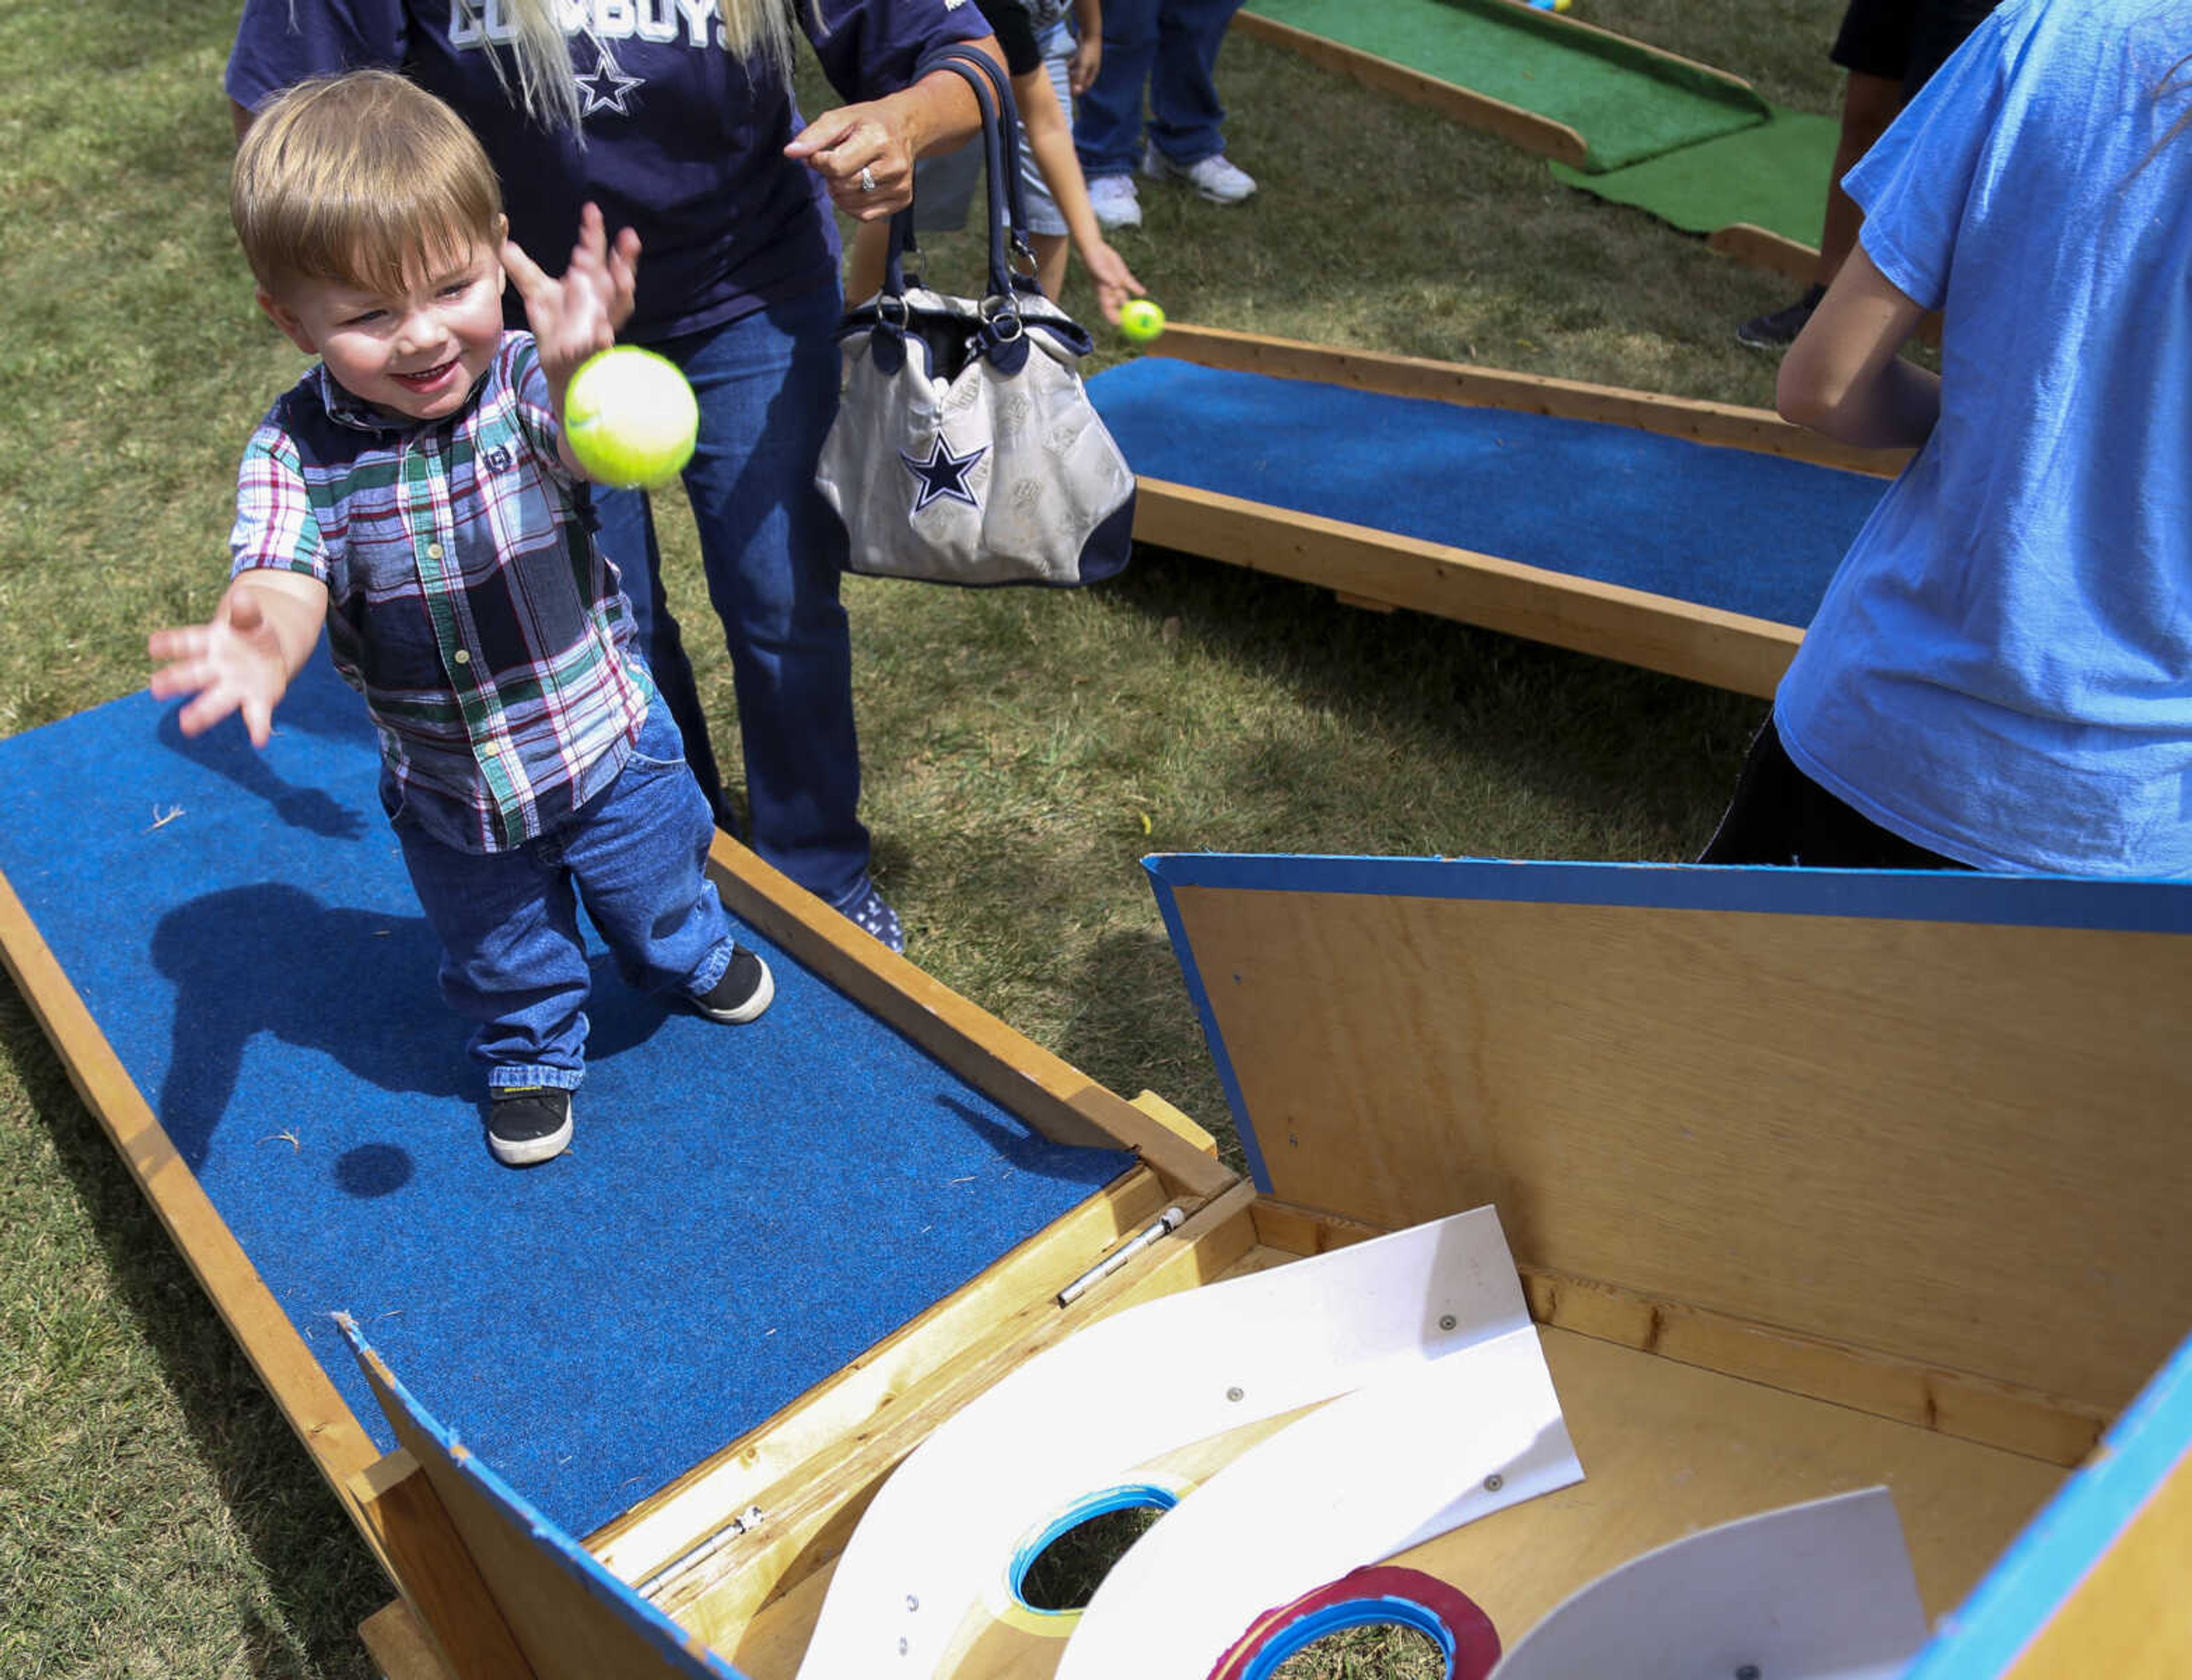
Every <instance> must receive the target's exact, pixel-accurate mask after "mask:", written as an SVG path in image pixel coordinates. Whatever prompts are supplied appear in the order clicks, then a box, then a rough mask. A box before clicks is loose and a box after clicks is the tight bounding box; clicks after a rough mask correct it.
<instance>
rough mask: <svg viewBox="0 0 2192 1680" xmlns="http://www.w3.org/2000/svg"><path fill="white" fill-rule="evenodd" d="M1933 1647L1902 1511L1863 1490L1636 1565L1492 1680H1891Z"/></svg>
mask: <svg viewBox="0 0 2192 1680" xmlns="http://www.w3.org/2000/svg"><path fill="white" fill-rule="evenodd" d="M1924 1643H1926V1609H1925V1606H1924V1604H1923V1603H1922V1602H1921V1600H1920V1598H1919V1597H1918V1582H1917V1580H1916V1578H1915V1576H1914V1575H1913V1574H1912V1573H1911V1569H1910V1552H1909V1547H1908V1546H1905V1544H1904V1539H1903V1525H1902V1523H1900V1522H1898V1520H1897V1518H1896V1515H1895V1501H1894V1500H1893V1499H1892V1498H1891V1497H1890V1496H1889V1494H1888V1492H1887V1489H1885V1488H1867V1489H1863V1490H1861V1491H1859V1492H1857V1493H1852V1494H1837V1495H1835V1497H1834V1498H1832V1499H1824V1500H1812V1501H1811V1502H1810V1503H1809V1504H1807V1505H1792V1506H1785V1507H1784V1508H1783V1509H1782V1510H1779V1511H1767V1512H1765V1513H1763V1514H1762V1515H1760V1516H1756V1517H1744V1518H1742V1519H1741V1520H1739V1521H1738V1522H1734V1523H1722V1524H1721V1526H1720V1527H1718V1528H1716V1529H1706V1530H1705V1531H1704V1533H1702V1534H1691V1535H1688V1536H1687V1537H1686V1538H1684V1539H1681V1540H1676V1541H1675V1542H1674V1543H1673V1544H1672V1545H1670V1546H1661V1547H1660V1548H1658V1550H1657V1551H1647V1552H1645V1553H1644V1554H1643V1555H1642V1556H1641V1557H1634V1558H1631V1559H1630V1561H1629V1562H1628V1563H1624V1564H1623V1565H1622V1566H1621V1567H1620V1568H1619V1569H1615V1570H1613V1571H1612V1572H1611V1573H1609V1574H1603V1575H1601V1576H1600V1577H1599V1578H1598V1579H1597V1580H1595V1581H1593V1582H1592V1583H1591V1584H1590V1586H1586V1587H1584V1588H1583V1589H1582V1590H1581V1591H1578V1592H1577V1593H1575V1594H1573V1596H1572V1597H1569V1598H1568V1599H1567V1600H1566V1601H1565V1602H1564V1603H1561V1606H1560V1607H1559V1608H1558V1609H1556V1610H1554V1611H1553V1613H1552V1614H1550V1615H1549V1616H1547V1617H1546V1618H1545V1619H1544V1620H1543V1621H1541V1622H1539V1623H1538V1625H1537V1626H1535V1627H1533V1628H1532V1629H1531V1630H1530V1631H1529V1633H1528V1634H1527V1636H1526V1637H1524V1638H1523V1639H1522V1641H1521V1643H1519V1644H1517V1645H1516V1647H1515V1649H1513V1650H1511V1651H1510V1652H1509V1653H1508V1654H1507V1656H1506V1659H1505V1660H1504V1661H1503V1662H1501V1664H1500V1665H1499V1666H1498V1667H1497V1668H1495V1669H1494V1670H1493V1671H1492V1680H1574V1677H1576V1676H1578V1675H1596V1674H1618V1675H1620V1676H1622V1677H1623V1680H1697V1677H1698V1676H1700V1675H1731V1676H1732V1675H1738V1674H1744V1673H1749V1674H1753V1675H1756V1676H1758V1677H1759V1680H1895V1677H1896V1676H1898V1675H1900V1674H1901V1673H1902V1672H1903V1671H1904V1668H1905V1667H1906V1666H1909V1661H1910V1660H1911V1658H1913V1657H1915V1655H1917V1654H1918V1649H1919V1648H1920V1647H1921V1646H1922V1645H1923V1644H1924Z"/></svg>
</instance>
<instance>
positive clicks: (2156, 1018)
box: [1177, 886, 2192, 1412]
mask: <svg viewBox="0 0 2192 1680" xmlns="http://www.w3.org/2000/svg"><path fill="white" fill-rule="evenodd" d="M1177 903H1178V909H1179V917H1180V920H1181V923H1182V924H1183V926H1184V929H1185V930H1186V932H1187V935H1188V937H1189V939H1190V941H1191V942H1192V945H1193V946H1194V949H1195V951H1196V959H1197V962H1198V963H1199V966H1200V969H1201V974H1202V984H1203V986H1204V987H1205V989H1206V991H1207V995H1208V998H1209V1004H1210V1009H1211V1011H1212V1014H1213V1019H1214V1020H1216V1022H1217V1023H1218V1026H1219V1031H1220V1033H1221V1035H1222V1037H1223V1038H1224V1042H1225V1044H1226V1047H1227V1050H1228V1052H1229V1054H1230V1063H1231V1067H1232V1071H1233V1076H1234V1077H1235V1079H1236V1082H1237V1084H1238V1089H1239V1092H1240V1098H1241V1100H1242V1103H1243V1105H1244V1106H1245V1109H1246V1111H1247V1114H1248V1116H1249V1117H1250V1118H1251V1119H1252V1121H1253V1130H1254V1133H1255V1135H1256V1138H1257V1140H1258V1142H1259V1146H1260V1150H1261V1153H1262V1156H1263V1158H1264V1162H1265V1163H1266V1164H1267V1167H1268V1169H1269V1173H1270V1179H1271V1182H1272V1184H1273V1186H1275V1188H1276V1192H1277V1193H1278V1194H1279V1195H1281V1196H1282V1197H1286V1198H1287V1199H1289V1200H1293V1201H1296V1202H1301V1203H1309V1204H1311V1205H1314V1206H1318V1207H1323V1208H1328V1209H1333V1210H1335V1211H1338V1212H1340V1213H1344V1214H1349V1215H1350V1216H1353V1217H1356V1218H1360V1219H1363V1220H1368V1221H1370V1222H1372V1223H1373V1224H1376V1225H1380V1226H1392V1227H1397V1226H1405V1225H1409V1224H1413V1223H1415V1222H1416V1221H1419V1220H1425V1219H1430V1218H1434V1217H1436V1216H1438V1215H1440V1214H1446V1213H1451V1212H1453V1211H1456V1210H1458V1209H1463V1208H1469V1207H1474V1206H1476V1205H1477V1204H1479V1203H1484V1202H1490V1203H1494V1204H1495V1205H1497V1206H1498V1209H1499V1212H1500V1216H1501V1219H1502V1221H1503V1222H1504V1226H1505V1227H1506V1230H1507V1231H1508V1234H1509V1237H1510V1241H1511V1243H1512V1244H1513V1247H1514V1250H1515V1253H1516V1259H1517V1260H1518V1262H1520V1263H1521V1264H1522V1265H1524V1266H1534V1267H1541V1268H1544V1269H1547V1270H1550V1271H1557V1272H1561V1273H1564V1274H1566V1275H1567V1276H1569V1277H1576V1278H1583V1279H1591V1280H1598V1281H1601V1282H1605V1283H1613V1284H1615V1285H1618V1286H1619V1287H1621V1288H1623V1289H1630V1290H1633V1291H1635V1292H1636V1293H1638V1294H1641V1295H1644V1296H1647V1297H1649V1298H1653V1299H1658V1300H1670V1301H1675V1302H1681V1303H1686V1304H1689V1305H1693V1306H1700V1307H1704V1308H1706V1309H1709V1310H1710V1311H1715V1312H1719V1313H1723V1314H1727V1315H1729V1316H1731V1317H1734V1318H1737V1319H1740V1320H1745V1321H1748V1322H1750V1323H1755V1324H1759V1325H1762V1326H1766V1327H1770V1328H1776V1329H1786V1330H1792V1331H1795V1332H1797V1333H1799V1334H1805V1335H1810V1336H1816V1337H1819V1338H1822V1339H1824V1340H1829V1341H1832V1342H1837V1343H1843V1344H1847V1345H1850V1346H1857V1347H1861V1348H1867V1349H1871V1350H1875V1351H1881V1352H1885V1353H1888V1354H1891V1355H1894V1356H1896V1357H1901V1358H1904V1359H1909V1360H1914V1361H1917V1362H1920V1363H1927V1364H1932V1365H1938V1366H1943V1367H1945V1368H1947V1369H1951V1370H1959V1371H1966V1372H1970V1373H1973V1374H1978V1375H1982V1376H1985V1377H1988V1378H1990V1379H1993V1380H1996V1381H2000V1382H2003V1383H2006V1384H2010V1385H2012V1386H2017V1387H2019V1388H2023V1389H2026V1390H2029V1391H2035V1392H2036V1393H2037V1394H2039V1395H2041V1396H2052V1397H2057V1398H2059V1399H2060V1400H2063V1401H2064V1402H2067V1403H2070V1404H2071V1405H2072V1406H2073V1407H2078V1408H2084V1409H2089V1410H2091V1409H2098V1410H2100V1411H2102V1412H2112V1411H2114V1410H2115V1409H2117V1408H2118V1407H2120V1406H2121V1405H2122V1404H2123V1403H2125V1402H2126V1401H2127V1400H2128V1399H2129V1398H2130V1397H2131V1396H2132V1393H2133V1392H2134V1391H2136V1390H2137V1389H2138V1386H2139V1384H2140V1383H2141V1382H2142V1381H2143V1380H2144V1379H2145V1378H2146V1376H2147V1375H2148V1374H2149V1372H2150V1371H2151V1370H2152V1369H2154V1368H2155V1366H2156V1365H2157V1364H2158V1363H2161V1360H2162V1358H2163V1357H2165V1356H2166V1354H2167V1353H2168V1351H2169V1350H2170V1348H2171V1347H2172V1346H2173V1345H2174V1343H2175V1342H2176V1340H2177V1339H2178V1336H2179V1335H2180V1334H2182V1333H2183V1329H2184V1327H2185V1326H2186V1325H2187V1324H2188V1323H2192V1221H2188V1220H2185V1219H2184V1218H2183V1212H2182V1210H2183V1208H2184V1207H2185V1206H2186V1205H2188V1203H2192V1151H2187V1150H2186V1149H2185V1148H2184V1147H2183V1115H2184V1114H2185V1113H2186V1112H2187V1111H2189V1110H2192V1056H2187V1055H2186V1054H2184V1053H2183V1031H2182V1018H2183V1000H2184V999H2185V998H2186V997H2192V940H2184V939H2181V938H2175V937H2170V936H2166V935H2160V934H2126V933H2112V932H2102V931H2094V930H2091V929H2076V928H2057V929H2050V928H2029V927H2013V926H1999V925H1986V924H1976V923H1927V922H1902V921H1886V920H1876V919H1870V918H1866V917H1837V916H1779V915H1764V914H1744V913H1737V912H1732V911H1699V910H1677V909H1647V908H1634V907H1624V906H1593V905H1578V904H1522V903H1509V902H1501V901H1486V900H1470V899H1415V898H1396V897H1381V896H1375V895H1371V894H1324V893H1315V892H1299V893H1297V892H1254V891H1236V890H1230V889H1220V888H1206V887H1194V886H1188V887H1182V888H1180V889H1179V891H1178V894H1177ZM1304 975H1315V976H1317V977H1318V984H1316V986H1304V984H1303V983H1302V977H1303V976H1304Z"/></svg>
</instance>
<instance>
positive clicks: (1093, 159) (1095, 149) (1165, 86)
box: [1073, 0, 1241, 180]
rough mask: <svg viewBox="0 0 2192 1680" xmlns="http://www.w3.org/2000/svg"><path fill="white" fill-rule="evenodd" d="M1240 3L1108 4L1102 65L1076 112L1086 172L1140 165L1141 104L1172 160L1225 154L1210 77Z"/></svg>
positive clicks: (1131, 0)
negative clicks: (1145, 100) (1145, 104)
mask: <svg viewBox="0 0 2192 1680" xmlns="http://www.w3.org/2000/svg"><path fill="white" fill-rule="evenodd" d="M1240 9H1241V0H1104V62H1103V64H1102V65H1101V66H1099V68H1098V70H1097V72H1096V84H1095V86H1093V87H1092V88H1091V89H1089V90H1088V91H1087V93H1085V94H1082V96H1081V99H1080V102H1079V103H1078V105H1076V106H1075V108H1074V114H1073V143H1074V149H1075V150H1076V151H1078V152H1079V153H1080V154H1081V172H1082V174H1084V175H1087V177H1088V178H1089V179H1090V180H1094V179H1095V178H1096V177H1097V176H1099V175H1125V174H1133V172H1134V170H1136V169H1139V167H1140V166H1141V162H1142V100H1143V96H1144V94H1145V93H1146V94H1147V95H1148V99H1149V137H1150V140H1152V141H1153V142H1154V143H1155V144H1156V148H1157V150H1158V151H1162V153H1164V155H1165V156H1166V157H1169V158H1170V159H1172V161H1173V163H1180V164H1189V163H1201V162H1202V160H1203V159H1204V158H1206V157H1215V156H1216V155H1217V154H1218V153H1219V152H1221V151H1224V150H1225V137H1224V133H1223V129H1224V122H1225V107H1224V106H1222V105H1220V104H1219V102H1218V84H1217V83H1216V81H1215V80H1214V79H1213V72H1214V71H1215V70H1216V67H1217V64H1218V49H1219V43H1222V42H1223V41H1224V39H1225V30H1226V26H1227V25H1229V24H1230V23H1231V22H1232V21H1233V14H1234V13H1236V12H1237V11H1239V10H1240Z"/></svg>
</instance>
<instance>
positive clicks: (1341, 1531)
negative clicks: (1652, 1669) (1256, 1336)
mask: <svg viewBox="0 0 2192 1680" xmlns="http://www.w3.org/2000/svg"><path fill="white" fill-rule="evenodd" d="M1582 1477H1583V1468H1582V1466H1580V1465H1578V1463H1577V1462H1576V1457H1575V1453H1574V1451H1573V1449H1572V1448H1571V1447H1570V1446H1569V1444H1568V1436H1567V1426H1566V1425H1565V1424H1564V1423H1563V1422H1562V1420H1561V1408H1560V1402H1559V1401H1558V1399H1557V1398H1556V1397H1555V1396H1554V1393H1553V1382H1552V1378H1551V1376H1550V1374H1549V1373H1548V1372H1547V1371H1546V1369H1545V1361H1544V1352H1543V1351H1542V1350H1541V1349H1540V1347H1539V1346H1538V1333H1537V1331H1536V1330H1535V1329H1533V1328H1527V1327H1526V1328H1524V1329H1519V1330H1516V1331H1512V1332H1510V1334H1506V1335H1504V1336H1499V1337H1497V1338H1495V1339H1493V1340H1490V1341H1487V1342H1482V1343H1480V1344H1478V1345H1477V1346H1474V1347H1467V1348H1462V1349H1458V1350H1457V1351H1454V1352H1453V1353H1450V1354H1447V1356H1446V1357H1443V1358H1441V1359H1438V1360H1436V1361H1434V1362H1432V1363H1430V1364H1428V1365H1424V1366H1421V1367H1419V1368H1418V1369H1414V1370H1411V1371H1402V1372H1399V1373H1396V1374H1391V1375H1383V1376H1380V1377H1379V1378H1378V1379H1376V1380H1373V1381H1371V1382H1369V1383H1366V1384H1365V1385H1364V1386H1361V1387H1360V1388H1358V1389H1356V1391H1354V1392H1353V1393H1351V1394H1348V1395H1345V1396H1344V1397H1341V1398H1339V1399H1337V1400H1334V1401H1333V1402H1332V1403H1330V1404H1329V1405H1327V1406H1325V1407H1323V1408H1321V1409H1319V1410H1318V1411H1316V1412H1314V1413H1312V1414H1310V1416H1308V1417H1306V1418H1304V1419H1302V1420H1300V1421H1299V1422H1297V1423H1294V1424H1293V1425H1291V1426H1288V1427H1287V1428H1286V1429H1284V1430H1282V1431H1280V1432H1279V1433H1278V1434H1276V1435H1274V1436H1273V1437H1270V1439H1269V1440H1267V1441H1264V1442H1263V1443H1260V1444H1259V1445H1258V1446H1256V1447H1254V1448H1253V1449H1251V1450H1249V1451H1248V1452H1247V1453H1244V1454H1242V1456H1241V1457H1239V1458H1237V1459H1236V1460H1234V1461H1233V1462H1232V1463H1231V1464H1230V1465H1228V1466H1226V1467H1225V1468H1224V1469H1223V1470H1221V1471H1219V1472H1218V1474H1216V1475H1215V1476H1213V1477H1211V1478H1210V1480H1209V1481H1207V1482H1206V1483H1203V1485H1202V1487H1201V1488H1199V1489H1196V1493H1195V1495H1194V1497H1193V1498H1191V1499H1189V1500H1186V1501H1184V1503H1183V1504H1181V1506H1179V1509H1178V1510H1176V1511H1172V1512H1170V1513H1168V1514H1167V1516H1166V1517H1165V1519H1164V1520H1163V1521H1162V1523H1158V1524H1157V1525H1156V1527H1155V1528H1153V1529H1150V1531H1149V1533H1148V1534H1145V1535H1144V1536H1143V1537H1142V1538H1141V1540H1139V1542H1137V1543H1136V1544H1135V1545H1134V1546H1133V1548H1132V1549H1131V1550H1129V1551H1127V1554H1126V1556H1125V1557H1122V1558H1121V1559H1120V1560H1119V1563H1117V1565H1116V1567H1115V1568H1114V1569H1112V1570H1111V1573H1110V1574H1109V1575H1107V1576H1106V1577H1105V1580H1104V1582H1103V1584H1102V1585H1101V1586H1099V1587H1098V1588H1097V1589H1096V1596H1095V1597H1093V1599H1092V1600H1091V1601H1090V1602H1089V1605H1088V1609H1087V1611H1086V1613H1085V1614H1083V1615H1082V1620H1081V1626H1080V1627H1079V1629H1078V1630H1076V1631H1075V1633H1074V1634H1073V1637H1072V1640H1071V1642H1070V1643H1069V1644H1068V1645H1067V1646H1066V1648H1065V1660H1064V1661H1063V1662H1061V1663H1060V1664H1059V1668H1058V1680H1116V1677H1118V1676H1120V1675H1125V1674H1131V1675H1133V1676H1134V1677H1135V1680H1205V1677H1207V1676H1208V1675H1210V1674H1211V1673H1212V1671H1213V1667H1214V1666H1215V1665H1216V1664H1218V1663H1219V1661H1220V1660H1222V1659H1223V1658H1224V1656H1225V1655H1226V1654H1227V1652H1228V1651H1229V1650H1230V1649H1232V1647H1233V1646H1234V1645H1235V1644H1236V1642H1237V1641H1239V1640H1240V1639H1241V1638H1242V1636H1243V1635H1244V1634H1245V1633H1247V1631H1248V1630H1249V1629H1250V1628H1251V1627H1252V1626H1253V1624H1254V1623H1255V1622H1256V1621H1257V1620H1259V1618H1260V1617H1262V1616H1263V1615H1264V1613H1265V1612H1267V1611H1269V1610H1270V1609H1273V1608H1275V1607H1276V1606H1279V1605H1283V1604H1286V1603H1288V1602H1290V1601H1292V1600H1293V1599H1295V1598H1298V1597H1300V1596H1301V1595H1302V1594H1303V1593H1304V1592H1308V1591H1312V1590H1313V1589H1315V1588H1317V1587H1319V1586H1323V1585H1325V1584H1326V1583H1327V1582H1331V1581H1336V1580H1339V1578H1340V1577H1341V1576H1343V1575H1345V1574H1349V1573H1350V1571H1352V1570H1355V1569H1360V1568H1361V1567H1362V1566H1363V1565H1365V1564H1367V1563H1377V1562H1379V1560H1381V1559H1384V1558H1386V1557H1391V1556H1392V1555H1393V1554H1394V1553H1395V1552H1397V1551H1404V1550H1406V1549H1407V1547H1409V1546H1413V1545H1415V1544H1416V1543H1417V1542H1419V1541H1420V1540H1429V1539H1430V1538H1431V1537H1432V1536H1433V1535H1435V1534H1444V1533H1445V1532H1446V1531H1447V1529H1454V1528H1458V1527H1459V1526H1460V1525H1461V1524H1462V1523H1469V1522H1473V1521H1475V1520H1476V1518H1477V1517H1483V1516H1487V1515H1488V1514H1489V1513H1491V1512H1493V1511H1498V1510H1500V1509H1502V1508H1504V1506H1510V1505H1513V1504H1515V1503H1516V1501H1518V1500H1526V1499H1533V1498H1535V1497H1536V1496H1537V1495H1538V1494H1547V1493H1550V1492H1552V1491H1553V1490H1554V1489H1556V1488H1564V1487H1567V1485H1568V1484H1569V1483H1572V1482H1577V1481H1580V1480H1581V1479H1582ZM1579 1672H1580V1671H1579ZM1609 1672H1610V1671H1609Z"/></svg>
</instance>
